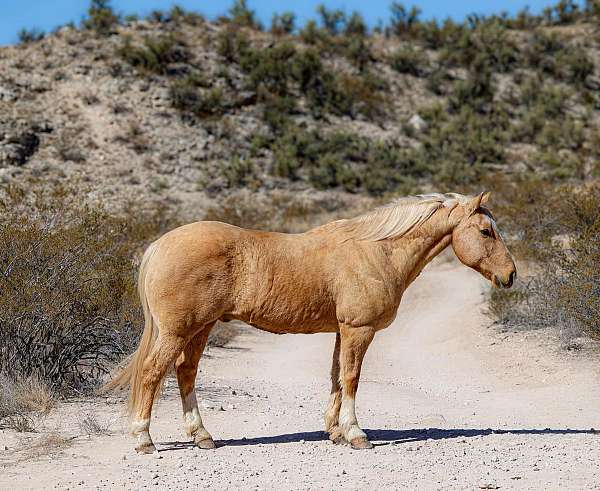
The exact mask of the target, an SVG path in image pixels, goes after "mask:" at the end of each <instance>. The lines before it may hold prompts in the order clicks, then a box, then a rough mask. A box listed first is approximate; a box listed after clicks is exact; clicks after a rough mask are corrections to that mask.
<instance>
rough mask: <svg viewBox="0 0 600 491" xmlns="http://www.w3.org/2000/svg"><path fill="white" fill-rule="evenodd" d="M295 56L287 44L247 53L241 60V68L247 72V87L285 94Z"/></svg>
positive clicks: (292, 47) (290, 46)
mask: <svg viewBox="0 0 600 491" xmlns="http://www.w3.org/2000/svg"><path fill="white" fill-rule="evenodd" d="M295 55H296V49H295V48H294V46H293V45H292V44H291V43H288V42H283V43H280V44H276V45H275V46H273V47H271V48H267V49H265V50H252V51H249V52H248V54H247V55H246V58H245V59H243V60H241V64H242V68H244V69H245V70H246V71H247V72H248V84H249V86H250V87H251V88H253V89H254V90H257V89H258V88H259V87H264V88H265V89H267V90H268V91H269V92H272V93H275V94H277V95H285V94H287V93H288V83H289V80H290V79H291V77H292V71H291V67H292V62H293V58H294V56H295Z"/></svg>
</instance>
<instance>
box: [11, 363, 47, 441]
mask: <svg viewBox="0 0 600 491" xmlns="http://www.w3.org/2000/svg"><path fill="white" fill-rule="evenodd" d="M55 404H56V395H55V393H54V392H53V391H52V389H51V388H50V387H49V386H48V385H47V384H46V383H45V382H44V381H42V380H40V379H39V378H38V377H36V376H30V377H28V378H16V379H14V378H11V377H10V376H8V375H6V374H0V426H3V427H5V428H10V429H13V430H15V431H17V432H33V431H35V426H36V422H37V421H38V420H39V419H40V418H41V417H42V416H45V415H46V414H48V413H49V412H50V410H51V409H52V408H53V407H54V406H55Z"/></svg>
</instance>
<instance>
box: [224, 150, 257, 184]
mask: <svg viewBox="0 0 600 491" xmlns="http://www.w3.org/2000/svg"><path fill="white" fill-rule="evenodd" d="M220 173H221V176H222V177H223V178H225V181H226V183H227V187H228V188H240V187H248V188H251V189H252V188H254V189H256V188H258V185H259V179H258V177H257V171H256V169H255V167H254V165H253V163H252V161H251V160H250V159H247V158H243V157H240V156H239V155H235V156H234V157H233V158H232V159H231V160H230V161H228V162H226V163H225V164H224V165H222V166H221V168H220Z"/></svg>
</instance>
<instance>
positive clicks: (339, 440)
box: [329, 426, 348, 445]
mask: <svg viewBox="0 0 600 491" xmlns="http://www.w3.org/2000/svg"><path fill="white" fill-rule="evenodd" d="M329 439H330V440H331V441H332V442H333V443H334V444H335V445H343V444H345V443H348V442H347V441H346V439H345V438H344V435H342V432H341V430H340V429H339V427H338V426H334V427H333V428H332V429H331V430H330V432H329Z"/></svg>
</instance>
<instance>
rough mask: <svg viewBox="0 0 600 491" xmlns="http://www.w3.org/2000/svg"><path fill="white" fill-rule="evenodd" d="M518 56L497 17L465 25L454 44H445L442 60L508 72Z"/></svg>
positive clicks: (477, 68)
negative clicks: (466, 27) (468, 26)
mask: <svg viewBox="0 0 600 491" xmlns="http://www.w3.org/2000/svg"><path fill="white" fill-rule="evenodd" d="M518 59H519V51H518V48H517V46H516V45H515V43H514V41H512V39H511V38H510V37H509V36H507V33H506V27H505V26H504V25H503V24H502V23H501V22H500V21H499V20H497V19H489V20H483V21H480V22H477V23H476V24H475V26H474V27H473V28H472V29H464V30H462V32H461V35H460V37H458V38H457V39H456V41H455V42H454V43H453V44H447V45H446V46H445V47H444V48H443V50H442V53H441V61H442V63H445V64H447V65H450V66H452V65H458V66H465V67H473V66H474V65H475V67H474V69H475V70H480V69H481V68H485V69H487V70H492V71H496V72H508V71H510V70H511V69H512V68H513V67H514V66H515V64H516V62H517V61H518Z"/></svg>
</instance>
